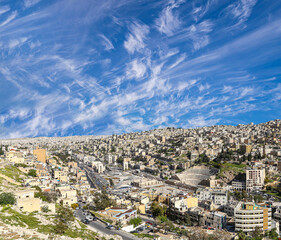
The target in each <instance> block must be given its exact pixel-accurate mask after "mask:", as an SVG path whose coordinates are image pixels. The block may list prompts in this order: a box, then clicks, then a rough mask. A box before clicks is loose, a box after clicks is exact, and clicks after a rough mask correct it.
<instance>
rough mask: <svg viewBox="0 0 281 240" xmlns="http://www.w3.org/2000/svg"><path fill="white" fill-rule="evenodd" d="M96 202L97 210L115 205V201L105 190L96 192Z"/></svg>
mask: <svg viewBox="0 0 281 240" xmlns="http://www.w3.org/2000/svg"><path fill="white" fill-rule="evenodd" d="M94 197H95V198H94V200H93V201H94V204H95V207H96V210H104V209H105V208H108V207H111V206H114V205H115V201H113V200H112V199H110V198H109V197H108V195H107V194H106V193H105V192H102V193H95V195H94Z"/></svg>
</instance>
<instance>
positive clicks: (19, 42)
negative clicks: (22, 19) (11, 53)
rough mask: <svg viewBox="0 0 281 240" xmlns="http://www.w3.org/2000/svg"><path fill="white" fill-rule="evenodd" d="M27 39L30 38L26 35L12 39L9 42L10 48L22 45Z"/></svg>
mask: <svg viewBox="0 0 281 240" xmlns="http://www.w3.org/2000/svg"><path fill="white" fill-rule="evenodd" d="M27 40H28V38H26V37H23V38H20V39H12V40H11V41H10V42H9V48H10V49H13V48H15V47H18V46H21V45H22V44H24V43H25V42H26V41H27Z"/></svg>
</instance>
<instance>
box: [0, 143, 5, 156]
mask: <svg viewBox="0 0 281 240" xmlns="http://www.w3.org/2000/svg"><path fill="white" fill-rule="evenodd" d="M4 153H5V152H4V151H3V150H2V145H1V146H0V156H1V155H4Z"/></svg>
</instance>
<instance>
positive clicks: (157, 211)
mask: <svg viewBox="0 0 281 240" xmlns="http://www.w3.org/2000/svg"><path fill="white" fill-rule="evenodd" d="M150 211H151V213H152V215H153V216H154V217H158V216H164V215H166V211H167V207H166V206H163V207H162V206H160V205H159V203H158V202H153V203H152V204H151V207H150Z"/></svg>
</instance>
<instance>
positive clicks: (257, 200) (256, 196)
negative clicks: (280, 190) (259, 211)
mask: <svg viewBox="0 0 281 240" xmlns="http://www.w3.org/2000/svg"><path fill="white" fill-rule="evenodd" d="M254 200H255V202H256V203H260V202H262V201H263V196H261V195H255V196H254Z"/></svg>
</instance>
